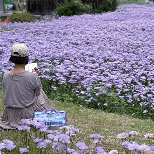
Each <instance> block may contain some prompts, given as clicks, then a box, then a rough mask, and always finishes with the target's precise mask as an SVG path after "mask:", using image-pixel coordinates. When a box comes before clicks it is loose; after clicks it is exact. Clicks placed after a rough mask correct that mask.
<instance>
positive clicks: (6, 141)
mask: <svg viewBox="0 0 154 154" xmlns="http://www.w3.org/2000/svg"><path fill="white" fill-rule="evenodd" d="M3 143H5V144H14V143H13V141H11V140H8V139H5V140H3Z"/></svg>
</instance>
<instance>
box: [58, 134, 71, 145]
mask: <svg viewBox="0 0 154 154" xmlns="http://www.w3.org/2000/svg"><path fill="white" fill-rule="evenodd" d="M60 137H61V140H60V141H62V142H63V143H70V137H69V136H68V135H67V134H61V135H60Z"/></svg>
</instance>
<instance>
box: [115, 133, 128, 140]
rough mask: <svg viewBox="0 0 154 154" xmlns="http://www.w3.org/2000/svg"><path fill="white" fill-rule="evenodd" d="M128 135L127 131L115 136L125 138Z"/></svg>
mask: <svg viewBox="0 0 154 154" xmlns="http://www.w3.org/2000/svg"><path fill="white" fill-rule="evenodd" d="M128 136H129V135H128V133H122V134H118V135H117V138H121V139H123V138H127V137H128Z"/></svg>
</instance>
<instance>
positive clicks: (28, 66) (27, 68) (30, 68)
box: [25, 63, 38, 72]
mask: <svg viewBox="0 0 154 154" xmlns="http://www.w3.org/2000/svg"><path fill="white" fill-rule="evenodd" d="M35 67H38V64H37V63H30V64H27V65H26V66H25V70H26V71H28V72H32V70H33V69H34V68H35Z"/></svg>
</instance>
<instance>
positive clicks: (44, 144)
mask: <svg viewBox="0 0 154 154" xmlns="http://www.w3.org/2000/svg"><path fill="white" fill-rule="evenodd" d="M47 145H48V144H47V143H46V142H38V145H37V147H38V148H46V147H47Z"/></svg>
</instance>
